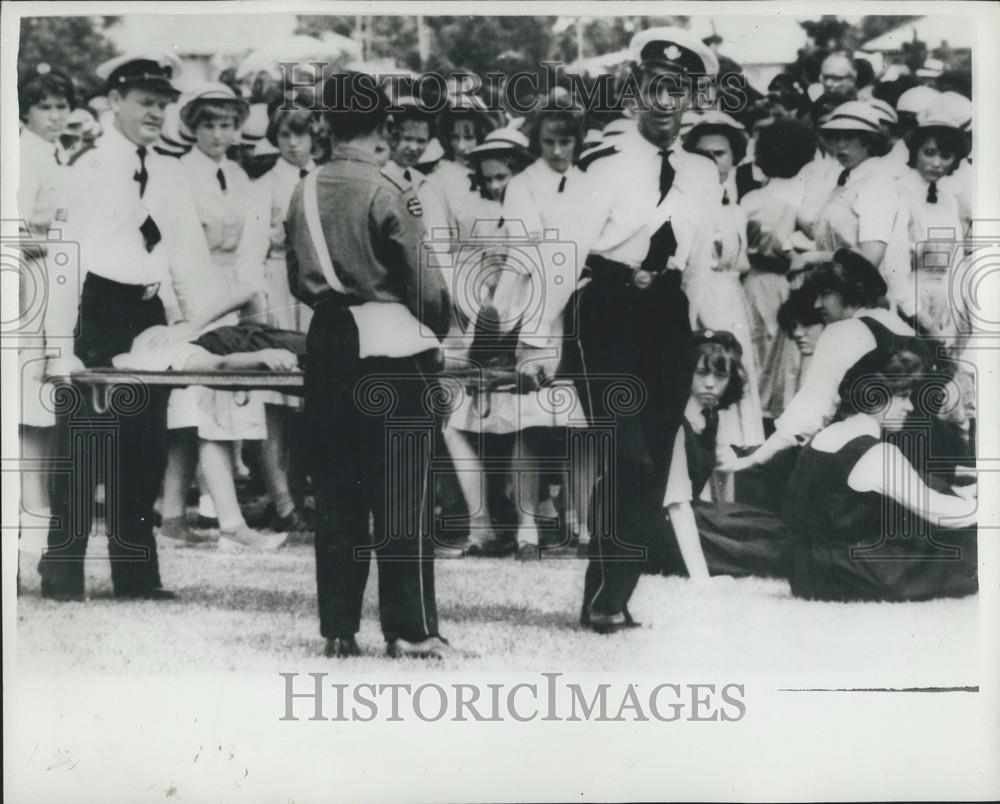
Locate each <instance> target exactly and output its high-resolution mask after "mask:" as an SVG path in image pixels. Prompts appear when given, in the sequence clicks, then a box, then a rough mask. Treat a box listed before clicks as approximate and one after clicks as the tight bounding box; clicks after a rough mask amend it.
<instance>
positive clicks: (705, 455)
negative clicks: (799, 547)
mask: <svg viewBox="0 0 1000 804" xmlns="http://www.w3.org/2000/svg"><path fill="white" fill-rule="evenodd" d="M722 412H723V411H719V410H716V409H715V408H706V409H701V408H699V407H698V406H697V405H696V404H695V403H694V402H693V401H692V400H689V401H688V404H687V406H686V407H685V409H684V418H683V420H682V422H681V427H680V428H679V429H678V430H677V435H676V436H675V437H674V444H673V449H672V450H671V454H670V474H669V479H668V481H667V488H666V491H665V493H664V495H663V507H664V508H665V509H666V508H667V507H668V506H671V505H676V504H681V503H689V504H690V505H691V508H692V510H693V512H694V518H695V524H696V525H697V528H698V535H699V541H700V542H701V548H702V553H703V554H704V556H705V563H706V564H707V566H708V569H709V572H710V573H711V574H712V575H733V576H744V575H757V576H761V577H775V578H784V577H786V575H787V563H786V560H787V556H786V553H787V543H788V534H787V532H786V530H785V527H784V523H783V522H782V521H781V519H780V518H779V517H777V516H776V515H775V514H772V513H771V512H770V511H766V510H763V509H761V508H757V507H755V506H752V505H745V504H743V503H729V502H714V503H706V502H702V501H701V500H700V499H699V498H700V496H701V494H702V492H703V491H704V489H705V486H706V485H707V483H708V481H709V479H710V478H711V477H712V473H713V471H714V470H715V466H716V464H717V462H718V452H719V448H720V447H721V446H723V444H722V442H720V441H719V438H718V432H719V416H720V414H721V413H722ZM664 515H665V516H666V517H667V538H666V540H665V542H664V543H663V544H660V545H653V546H651V547H652V549H651V559H652V560H651V561H650V563H649V566H648V568H649V569H651V570H654V571H658V572H663V573H665V574H668V575H671V574H686V568H685V567H684V560H683V558H682V557H681V552H680V548H679V547H678V545H677V541H676V537H675V536H674V532H673V526H672V525H671V523H670V520H669V514H668V513H667V512H666V511H665V512H664Z"/></svg>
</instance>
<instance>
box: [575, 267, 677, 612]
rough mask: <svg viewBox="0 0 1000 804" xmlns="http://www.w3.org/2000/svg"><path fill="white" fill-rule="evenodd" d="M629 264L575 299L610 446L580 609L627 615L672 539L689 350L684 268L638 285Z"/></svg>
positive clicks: (594, 419) (587, 394)
mask: <svg viewBox="0 0 1000 804" xmlns="http://www.w3.org/2000/svg"><path fill="white" fill-rule="evenodd" d="M627 277H628V272H626V271H622V272H614V271H601V272H598V273H596V274H595V275H594V277H593V279H592V280H591V282H590V283H589V284H588V285H586V286H585V287H584V288H583V289H582V291H580V294H579V296H578V298H577V300H576V302H575V303H576V304H577V310H576V314H577V316H578V319H577V320H578V332H579V341H580V353H581V358H582V364H583V374H584V380H583V382H582V384H581V388H580V392H581V398H582V401H583V404H584V405H585V406H586V407H587V410H588V419H589V422H590V425H591V427H592V428H595V429H597V430H602V431H605V436H606V438H605V439H604V440H605V442H606V443H608V444H610V448H609V449H605V450H603V452H604V459H603V461H602V465H601V469H600V472H599V477H598V481H597V484H596V486H595V489H594V493H593V496H592V509H591V511H592V516H593V526H592V533H593V536H592V538H591V542H590V551H589V558H590V561H589V564H588V566H587V575H586V580H585V584H584V607H585V610H587V608H588V607H589V611H590V612H591V613H593V614H601V615H615V614H620V613H624V612H625V611H626V609H627V606H628V601H629V598H630V597H631V596H632V592H633V591H634V590H635V585H636V582H637V581H638V579H639V575H640V574H641V572H642V568H643V565H644V562H645V559H646V553H647V549H648V547H649V545H651V544H654V543H656V542H657V541H661V540H663V539H664V538H666V535H665V527H666V525H665V522H664V517H663V495H664V493H665V491H666V485H667V472H668V470H669V467H670V455H671V447H672V445H673V440H674V436H675V434H676V432H677V428H678V427H679V426H680V422H681V416H682V415H683V411H684V405H685V403H686V401H687V397H688V394H689V392H690V387H689V386H690V378H689V377H686V376H685V373H686V372H685V368H684V353H685V351H686V350H687V348H688V344H689V342H690V338H691V327H690V322H689V319H688V301H687V297H686V296H685V295H684V292H683V291H682V290H681V287H680V273H679V272H674V271H668V272H667V273H666V274H665V275H663V276H660V277H658V278H657V280H656V281H655V282H654V283H653V284H652V286H650V287H648V288H645V289H639V288H637V287H635V286H634V285H632V284H631V282H630V281H629V280H628V278H627Z"/></svg>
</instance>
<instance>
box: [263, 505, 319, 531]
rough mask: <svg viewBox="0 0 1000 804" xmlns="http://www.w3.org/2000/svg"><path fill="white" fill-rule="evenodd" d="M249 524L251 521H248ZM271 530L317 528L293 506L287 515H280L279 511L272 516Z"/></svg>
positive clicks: (306, 529) (308, 529)
mask: <svg viewBox="0 0 1000 804" xmlns="http://www.w3.org/2000/svg"><path fill="white" fill-rule="evenodd" d="M247 524H249V523H247ZM270 526H271V530H273V531H274V532H275V533H288V534H292V533H312V531H314V530H315V529H316V528H315V527H314V526H313V525H311V524H309V520H308V519H306V517H305V516H304V515H303V513H302V512H301V511H299V510H298V509H297V508H293V509H292V510H291V512H290V513H288V514H286V515H285V516H278V515H277V513H275V514H274V516H272V517H271V522H270Z"/></svg>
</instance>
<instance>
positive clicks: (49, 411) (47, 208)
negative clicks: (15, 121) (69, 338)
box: [17, 128, 75, 427]
mask: <svg viewBox="0 0 1000 804" xmlns="http://www.w3.org/2000/svg"><path fill="white" fill-rule="evenodd" d="M19 144H20V150H21V183H20V186H19V187H18V188H17V205H18V210H19V213H20V221H21V222H22V224H23V226H22V227H21V236H22V237H24V238H27V239H28V240H29V241H30V243H29V244H28V245H25V246H24V247H23V248H22V249H21V256H22V259H24V261H25V266H24V275H23V277H22V280H21V283H20V286H19V287H20V295H19V299H18V302H19V310H20V312H21V316H22V317H25V316H29V315H30V314H31V313H32V306H33V303H37V301H36V300H35V299H33V298H32V294H33V293H42V292H43V291H42V290H41V287H44V283H45V281H46V278H47V277H48V278H49V281H51V277H50V276H49V275H50V271H51V270H52V268H54V267H55V266H48V264H47V262H46V256H47V255H46V248H45V245H44V243H45V241H46V240H47V239H48V232H49V229H50V228H54V227H53V224H56V222H55V221H54V217H55V213H56V208H57V207H58V206H59V205H60V203H61V195H62V191H63V184H64V181H65V171H66V168H65V167H64V166H63V165H62V164H60V161H59V157H58V154H57V147H56V144H55V143H52V142H49V141H48V140H46V139H44V138H43V137H39V136H38V135H37V134H35V133H34V132H33V131H31V130H30V129H28V128H25V129H23V130H22V131H21V136H20V141H19ZM55 228H58V224H56V227H55ZM74 279H75V277H74ZM36 312H37V311H36ZM43 319H44V316H42V317H40V319H39V324H41V326H39V327H38V328H37V329H36V331H35V332H31V333H28V332H24V333H22V334H21V336H20V338H19V341H18V365H19V369H20V370H19V378H20V387H21V397H20V402H21V404H20V423H21V424H23V425H28V426H30V427H51V426H52V425H54V424H55V421H56V419H55V413H54V412H53V406H52V404H51V402H49V401H47V399H46V396H47V394H46V390H45V388H44V386H43V383H44V380H45V363H46V354H47V350H48V348H50V347H51V346H52V345H53V344H50V343H48V342H47V339H46V336H45V327H44V320H43Z"/></svg>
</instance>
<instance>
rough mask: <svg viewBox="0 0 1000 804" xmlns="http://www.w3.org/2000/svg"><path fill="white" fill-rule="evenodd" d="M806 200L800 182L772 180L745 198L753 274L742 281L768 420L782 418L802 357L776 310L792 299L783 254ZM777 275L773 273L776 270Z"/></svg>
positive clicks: (801, 182) (786, 264)
mask: <svg viewBox="0 0 1000 804" xmlns="http://www.w3.org/2000/svg"><path fill="white" fill-rule="evenodd" d="M804 195H805V182H804V181H803V180H802V179H800V178H799V177H793V178H790V179H782V178H772V179H770V180H768V182H767V183H766V184H765V185H764V186H763V187H761V188H759V189H757V190H752V191H750V192H749V193H747V194H746V195H745V196H743V199H742V200H741V201H740V207H741V208H742V209H743V211H744V213H745V214H746V216H747V224H748V227H749V228H748V243H749V253H750V262H751V266H752V267H751V269H750V272H749V274H747V276H746V277H745V278H744V280H743V290H744V291H745V292H746V296H747V302H748V304H749V313H750V330H751V338H752V340H753V345H754V353H755V355H756V357H757V365H758V366H759V368H760V382H759V385H758V390H759V392H760V401H761V408H762V409H763V411H764V414H765V415H766V416H768V417H769V418H772V419H775V418H777V417H778V416H780V415H781V412H782V411H783V410H784V408H785V404H786V402H787V401H788V400H790V399H791V396H792V395H794V393H795V391H796V390H797V387H796V386H797V378H798V376H799V373H800V368H801V355H800V353H799V350H798V349H797V348H796V346H795V344H794V342H793V341H792V340H791V338H789V337H788V335H786V334H785V333H784V332H782V331H781V327H779V326H778V310H779V309H780V308H781V305H782V304H784V303H785V301H786V300H787V299H788V296H789V293H790V285H789V284H788V280H787V278H786V277H785V275H784V273H781V272H779V270H777V269H779V268H784V269H787V268H788V262H789V260H788V257H787V256H786V255H785V251H784V250H785V248H786V246H787V245H789V244H791V241H792V234H793V233H794V231H795V225H796V215H797V212H798V210H799V209H801V206H802V202H803V198H804ZM758 266H760V267H758ZM772 269H773V270H772Z"/></svg>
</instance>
